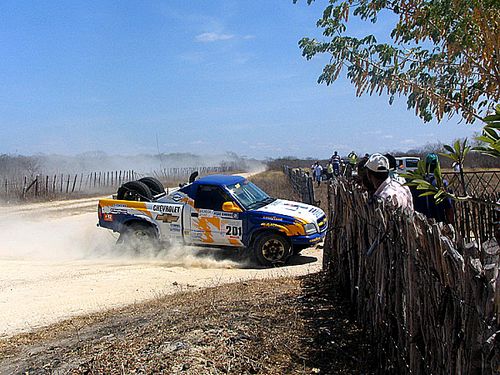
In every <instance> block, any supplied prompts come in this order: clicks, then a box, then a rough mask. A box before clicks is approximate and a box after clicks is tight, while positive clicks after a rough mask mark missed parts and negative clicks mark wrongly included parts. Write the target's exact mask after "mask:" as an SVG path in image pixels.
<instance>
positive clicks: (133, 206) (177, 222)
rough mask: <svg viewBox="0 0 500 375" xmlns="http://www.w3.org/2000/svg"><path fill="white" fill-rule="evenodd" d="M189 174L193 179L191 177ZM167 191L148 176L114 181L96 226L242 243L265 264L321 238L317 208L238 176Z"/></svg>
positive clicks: (160, 237) (147, 236) (322, 223)
mask: <svg viewBox="0 0 500 375" xmlns="http://www.w3.org/2000/svg"><path fill="white" fill-rule="evenodd" d="M193 180H194V179H193ZM193 180H192V179H190V183H189V184H187V185H185V186H183V187H181V188H180V189H178V190H176V191H174V192H172V193H170V194H167V193H165V190H164V187H163V186H162V185H161V183H160V182H159V181H158V180H156V179H154V178H151V177H146V178H143V179H141V180H139V181H131V182H128V183H126V184H124V185H122V186H121V187H120V189H119V190H118V194H117V199H102V200H100V201H99V206H98V217H99V224H98V226H100V227H102V228H108V229H111V230H113V231H114V232H118V233H120V237H119V239H118V241H119V242H122V241H135V242H136V243H139V245H140V244H141V243H144V242H145V241H153V242H156V241H165V240H166V241H180V242H182V243H185V244H189V245H205V246H210V247H220V248H227V247H234V248H246V249H248V250H250V251H251V253H252V254H253V256H254V257H255V258H256V260H257V261H258V262H259V263H260V264H262V265H265V266H273V265H280V264H285V263H286V261H287V260H288V258H289V257H290V256H291V255H292V254H294V253H299V252H300V251H301V250H303V249H305V248H307V247H311V246H313V245H315V244H316V243H318V242H319V241H321V240H322V239H323V238H324V236H325V234H326V231H327V227H328V224H327V218H326V215H325V213H324V212H323V210H321V209H320V208H318V207H315V206H311V205H307V204H304V203H299V202H293V201H287V200H282V199H275V198H271V197H270V196H269V195H268V194H266V193H265V192H264V191H262V190H261V189H260V188H259V187H257V186H256V185H255V184H253V183H252V182H250V181H248V180H247V179H245V178H244V177H241V176H226V175H210V176H206V177H203V178H200V179H198V180H194V181H193Z"/></svg>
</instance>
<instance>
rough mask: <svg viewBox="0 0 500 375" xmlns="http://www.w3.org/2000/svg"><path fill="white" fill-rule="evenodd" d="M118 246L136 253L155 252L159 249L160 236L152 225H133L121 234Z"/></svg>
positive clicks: (126, 227) (128, 226)
mask: <svg viewBox="0 0 500 375" xmlns="http://www.w3.org/2000/svg"><path fill="white" fill-rule="evenodd" d="M117 243H118V244H120V245H122V246H125V247H126V248H127V249H129V250H132V251H133V252H135V253H141V252H142V250H147V251H150V250H153V249H156V248H157V247H158V235H157V232H156V230H155V228H153V226H152V225H150V224H146V223H138V222H136V223H131V224H129V225H127V226H125V228H124V229H123V231H122V232H120V237H118V241H117Z"/></svg>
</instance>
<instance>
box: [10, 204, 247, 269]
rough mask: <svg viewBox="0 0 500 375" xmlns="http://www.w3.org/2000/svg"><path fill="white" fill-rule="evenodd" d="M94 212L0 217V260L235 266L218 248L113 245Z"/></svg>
mask: <svg viewBox="0 0 500 375" xmlns="http://www.w3.org/2000/svg"><path fill="white" fill-rule="evenodd" d="M96 223H97V217H96V214H95V213H86V214H81V215H74V216H65V217H59V218H57V217H56V218H54V217H50V216H45V215H44V214H43V213H37V211H36V209H35V210H33V211H32V212H31V213H29V214H27V213H22V214H17V215H16V214H14V215H10V216H2V217H0V237H1V239H2V245H1V247H0V259H10V260H30V259H31V260H41V261H74V260H86V261H90V260H96V261H100V260H113V259H115V260H119V261H127V262H134V261H136V262H153V263H159V264H161V265H162V266H172V267H185V268H236V267H241V264H240V263H238V262H236V261H233V260H231V259H223V258H221V257H220V256H218V255H219V254H218V253H219V252H220V251H219V250H214V249H199V248H196V247H192V246H184V245H183V244H179V243H172V244H166V243H165V244H161V246H160V247H154V248H153V247H151V246H149V247H148V246H141V247H140V249H139V250H138V251H137V250H135V249H131V248H130V247H128V246H127V245H126V244H116V240H117V239H118V234H114V233H112V232H111V231H109V230H107V229H101V228H98V227H97V226H96Z"/></svg>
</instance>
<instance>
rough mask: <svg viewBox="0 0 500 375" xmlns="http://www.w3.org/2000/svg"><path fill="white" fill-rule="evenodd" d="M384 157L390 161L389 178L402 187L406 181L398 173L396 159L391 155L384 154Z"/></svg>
mask: <svg viewBox="0 0 500 375" xmlns="http://www.w3.org/2000/svg"><path fill="white" fill-rule="evenodd" d="M384 156H385V157H386V158H387V160H388V161H389V177H390V178H392V179H393V180H396V181H397V182H399V183H400V184H401V185H403V184H405V183H406V180H405V179H404V178H403V177H401V176H400V175H399V173H398V172H397V169H398V163H397V161H396V158H395V157H394V156H392V155H391V154H384Z"/></svg>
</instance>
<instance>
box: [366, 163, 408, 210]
mask: <svg viewBox="0 0 500 375" xmlns="http://www.w3.org/2000/svg"><path fill="white" fill-rule="evenodd" d="M365 168H366V169H367V177H368V180H369V181H370V183H371V184H372V185H373V186H374V188H375V193H374V194H373V196H374V197H377V198H379V199H381V200H384V201H386V202H387V203H389V204H390V205H392V206H394V207H401V208H405V209H409V210H411V211H413V200H412V196H411V192H410V189H409V188H408V186H403V185H402V184H401V183H399V182H398V181H396V180H394V179H392V178H390V177H389V160H388V159H387V158H386V157H385V156H384V155H381V154H373V155H371V156H370V157H369V158H368V161H367V162H366V164H365Z"/></svg>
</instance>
